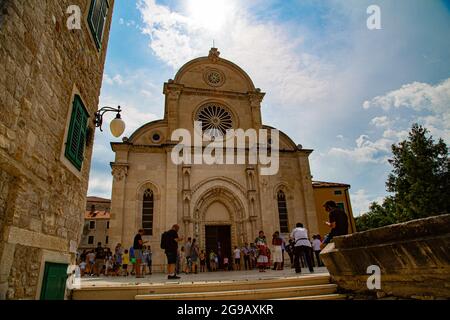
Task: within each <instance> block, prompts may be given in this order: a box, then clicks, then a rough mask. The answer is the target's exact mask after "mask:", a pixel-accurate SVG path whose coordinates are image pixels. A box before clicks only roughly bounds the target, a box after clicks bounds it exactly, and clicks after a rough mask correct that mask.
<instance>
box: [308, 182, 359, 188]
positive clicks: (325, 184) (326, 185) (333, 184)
mask: <svg viewBox="0 0 450 320" xmlns="http://www.w3.org/2000/svg"><path fill="white" fill-rule="evenodd" d="M312 185H313V188H350V185H349V184H345V183H339V182H326V181H313V182H312Z"/></svg>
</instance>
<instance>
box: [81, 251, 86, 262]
mask: <svg viewBox="0 0 450 320" xmlns="http://www.w3.org/2000/svg"><path fill="white" fill-rule="evenodd" d="M86 256H87V252H86V250H83V252H82V253H81V254H80V257H79V258H80V260H79V263H81V262H83V261H84V262H86Z"/></svg>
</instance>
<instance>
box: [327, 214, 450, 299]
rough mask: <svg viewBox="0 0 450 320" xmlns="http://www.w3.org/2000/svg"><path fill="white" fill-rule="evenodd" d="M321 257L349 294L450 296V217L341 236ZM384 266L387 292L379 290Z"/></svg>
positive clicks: (444, 216) (382, 289)
mask: <svg viewBox="0 0 450 320" xmlns="http://www.w3.org/2000/svg"><path fill="white" fill-rule="evenodd" d="M320 256H321V258H322V261H323V262H324V264H325V266H326V267H327V268H328V271H329V272H330V275H331V276H332V279H333V282H335V283H336V284H337V285H338V286H339V288H340V289H341V290H343V291H348V292H353V293H356V294H369V295H372V294H373V295H375V294H376V295H377V296H378V297H383V296H386V295H388V296H394V297H400V298H418V299H434V298H438V299H439V298H444V299H449V298H450V214H445V215H440V216H434V217H429V218H425V219H419V220H413V221H409V222H406V223H401V224H395V225H390V226H386V227H382V228H377V229H373V230H369V231H365V232H358V233H354V234H351V235H347V236H341V237H337V238H335V239H334V243H331V244H329V245H328V246H327V247H326V248H325V249H324V250H322V253H321V254H320ZM370 266H372V267H371V268H369V270H368V267H370ZM373 266H375V267H373ZM378 267H379V270H380V271H381V277H380V285H381V288H375V289H374V288H373V286H372V285H370V284H374V283H376V282H374V281H372V280H373V279H374V277H373V275H374V274H373V273H374V272H373V269H377V268H378ZM369 277H370V279H369ZM368 280H369V281H368ZM368 282H370V283H369V286H368ZM369 287H370V289H369Z"/></svg>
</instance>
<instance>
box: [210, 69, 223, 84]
mask: <svg viewBox="0 0 450 320" xmlns="http://www.w3.org/2000/svg"><path fill="white" fill-rule="evenodd" d="M221 80H222V77H221V76H220V73H218V72H215V71H213V72H211V73H210V74H209V75H208V81H209V82H210V83H212V84H216V85H217V84H219V83H220V81H221Z"/></svg>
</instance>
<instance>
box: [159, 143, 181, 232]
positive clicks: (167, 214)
mask: <svg viewBox="0 0 450 320" xmlns="http://www.w3.org/2000/svg"><path fill="white" fill-rule="evenodd" d="M171 152H172V148H167V149H166V194H165V197H166V199H165V210H164V211H163V212H162V214H163V217H162V220H163V225H164V226H165V227H164V229H166V230H169V229H170V228H171V227H172V225H174V224H176V223H179V222H180V221H179V220H178V195H179V194H180V193H179V190H178V166H177V165H176V164H174V163H173V162H172V159H171V157H170V153H171Z"/></svg>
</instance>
